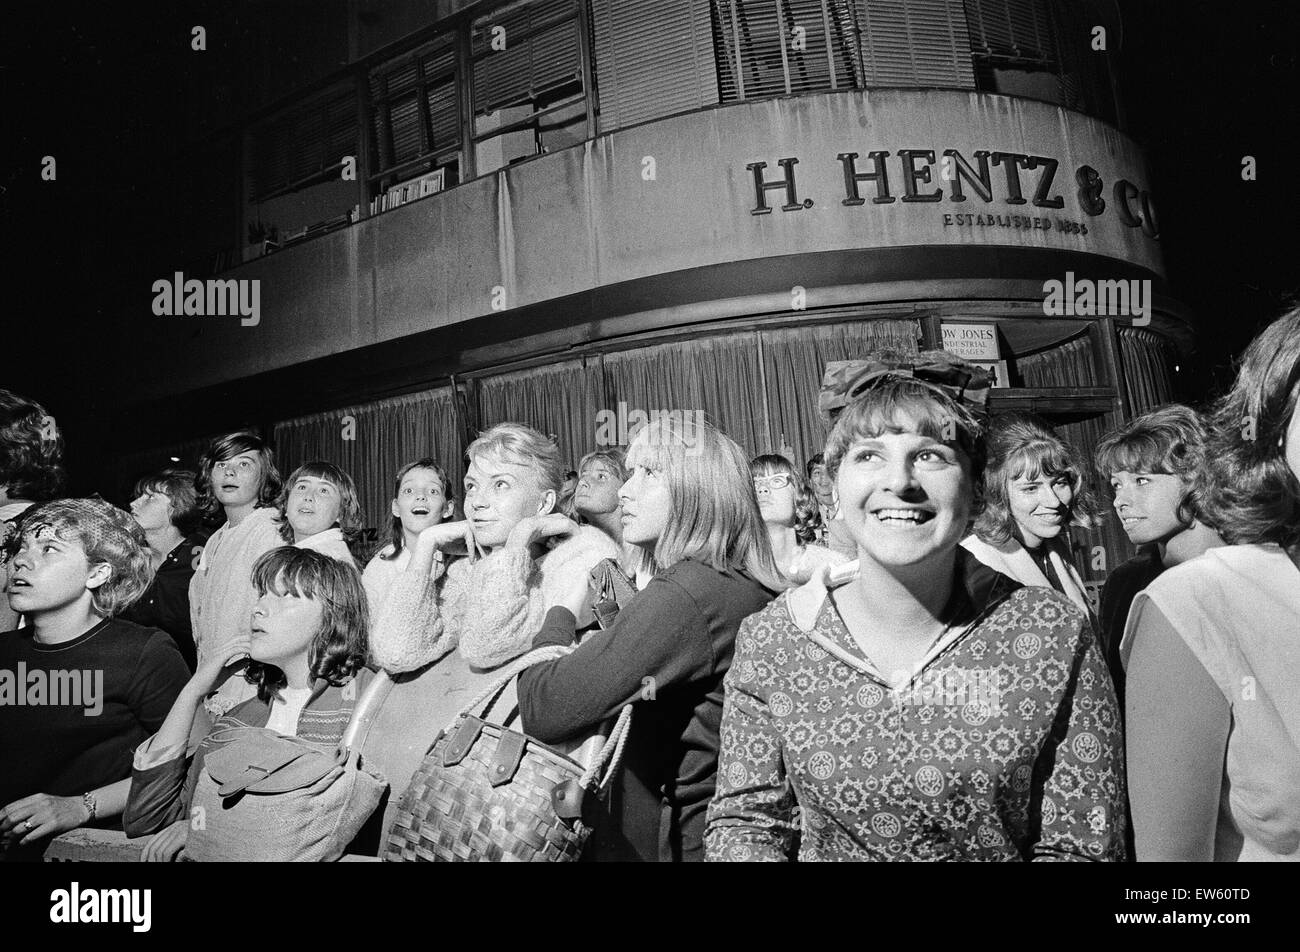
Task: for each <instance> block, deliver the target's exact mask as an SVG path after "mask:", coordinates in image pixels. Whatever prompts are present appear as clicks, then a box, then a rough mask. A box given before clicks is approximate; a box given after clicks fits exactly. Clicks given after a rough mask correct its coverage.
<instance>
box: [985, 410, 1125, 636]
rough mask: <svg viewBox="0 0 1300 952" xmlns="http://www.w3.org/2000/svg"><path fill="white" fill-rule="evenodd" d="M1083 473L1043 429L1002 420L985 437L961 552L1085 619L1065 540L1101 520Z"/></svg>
mask: <svg viewBox="0 0 1300 952" xmlns="http://www.w3.org/2000/svg"><path fill="white" fill-rule="evenodd" d="M1088 473H1089V470H1088V467H1087V464H1086V462H1085V461H1084V459H1083V458H1082V457H1081V456H1080V454H1079V452H1078V451H1077V450H1076V449H1075V448H1074V447H1073V446H1071V445H1070V444H1069V443H1067V442H1065V440H1063V439H1061V438H1060V437H1059V436H1057V435H1056V434H1055V433H1053V432H1052V431H1051V430H1050V429H1049V428H1048V427H1046V426H1044V425H1043V424H1042V423H1040V422H1038V421H1037V420H1035V419H1032V418H1030V417H1027V416H1021V415H1011V416H1006V417H1002V418H1001V419H999V420H997V421H996V422H995V423H994V424H993V427H992V430H991V431H990V433H989V436H988V468H987V470H985V473H984V482H983V508H982V511H981V512H980V513H979V516H978V518H977V519H976V520H975V532H974V535H971V536H968V537H967V538H966V539H964V540H962V545H963V546H965V547H966V549H968V550H969V551H970V552H971V553H973V554H974V556H975V557H976V558H977V559H979V560H980V561H981V562H983V563H984V564H985V565H987V566H988V567H989V568H991V569H994V570H996V571H998V572H1001V573H1002V574H1003V575H1006V576H1008V577H1010V578H1013V579H1015V580H1016V581H1018V582H1020V583H1021V584H1023V585H1045V586H1047V587H1048V588H1054V589H1056V590H1057V591H1058V592H1060V593H1061V594H1062V595H1064V596H1066V597H1067V598H1069V599H1070V601H1072V602H1074V604H1075V605H1076V606H1077V607H1078V608H1079V609H1080V610H1081V611H1083V612H1085V613H1086V614H1088V615H1089V616H1090V617H1091V616H1092V606H1091V604H1090V603H1089V601H1088V596H1087V593H1086V591H1085V589H1084V586H1083V578H1082V576H1080V575H1079V570H1078V569H1077V568H1075V566H1074V561H1073V556H1072V554H1071V548H1070V539H1069V530H1070V527H1072V526H1073V527H1077V528H1081V529H1090V528H1092V527H1093V526H1095V525H1097V523H1098V519H1099V517H1100V514H1101V506H1100V505H1099V504H1098V502H1097V500H1096V497H1095V495H1094V494H1093V491H1092V489H1091V488H1090V487H1089V485H1088ZM1095 627H1096V626H1095V625H1094V629H1095Z"/></svg>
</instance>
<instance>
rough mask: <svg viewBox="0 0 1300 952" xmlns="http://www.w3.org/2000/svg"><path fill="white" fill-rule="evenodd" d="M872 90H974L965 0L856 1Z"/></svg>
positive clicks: (863, 54) (867, 73) (864, 55)
mask: <svg viewBox="0 0 1300 952" xmlns="http://www.w3.org/2000/svg"><path fill="white" fill-rule="evenodd" d="M856 6H857V9H858V20H859V24H860V26H861V30H862V60H863V66H864V69H865V71H866V78H867V85H868V86H930V87H939V88H950V89H974V88H975V75H974V71H973V69H972V67H971V51H970V43H971V40H970V35H969V33H968V32H967V27H966V15H965V12H964V9H963V4H962V0H856Z"/></svg>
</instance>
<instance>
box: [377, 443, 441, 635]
mask: <svg viewBox="0 0 1300 952" xmlns="http://www.w3.org/2000/svg"><path fill="white" fill-rule="evenodd" d="M390 509H391V511H392V516H393V518H392V522H391V523H390V525H389V530H388V542H387V543H385V545H384V546H383V548H381V549H380V550H379V551H378V552H376V553H375V555H374V557H373V558H372V559H371V560H370V563H369V564H368V565H367V566H366V570H365V572H363V573H362V575H361V581H362V582H364V583H365V586H366V597H367V599H368V600H369V601H370V617H371V618H372V619H375V618H378V616H379V606H380V605H382V604H383V603H384V600H385V599H386V598H387V597H388V589H389V587H390V586H391V585H392V584H393V581H394V580H395V579H396V578H397V577H398V576H399V575H401V574H402V573H403V572H404V571H406V567H407V566H408V565H410V564H411V553H412V552H413V551H414V550H415V545H416V543H417V542H418V541H419V538H420V533H421V532H423V531H424V530H425V529H428V528H429V527H430V526H436V525H438V524H440V523H442V522H445V521H446V520H448V519H450V518H451V517H452V514H453V513H454V512H455V511H456V496H455V494H454V493H453V492H452V490H451V480H450V479H449V478H448V476H447V471H446V470H445V469H443V468H442V465H441V464H440V463H439V462H438V461H437V460H436V459H433V458H432V457H430V456H425V457H422V458H421V459H417V460H415V461H413V462H410V463H407V464H406V465H405V466H403V467H402V468H401V469H399V470H398V471H397V478H396V479H395V480H394V481H393V501H392V504H391V505H390Z"/></svg>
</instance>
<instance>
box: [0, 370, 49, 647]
mask: <svg viewBox="0 0 1300 952" xmlns="http://www.w3.org/2000/svg"><path fill="white" fill-rule="evenodd" d="M62 459H63V437H62V436H61V435H60V434H59V430H58V427H57V426H55V423H54V418H53V417H52V416H50V415H49V414H48V413H46V412H45V408H44V407H43V406H41V405H40V404H39V403H36V402H34V401H32V400H28V399H27V398H26V397H20V396H19V395H18V394H16V393H13V392H12V391H9V390H3V389H0V546H3V544H4V542H5V538H6V536H8V535H12V534H13V531H14V527H15V525H16V523H17V521H18V517H19V516H21V515H22V514H23V513H24V512H26V511H27V510H28V509H29V508H31V507H32V506H33V505H35V504H36V503H38V502H45V501H47V500H50V499H54V498H55V497H56V496H58V495H59V492H60V490H61V489H62V488H63V479H64V473H63V466H62V462H61V461H62ZM6 573H7V569H6V567H5V560H4V554H3V551H2V550H0V590H2V589H3V588H4V585H5V579H6ZM20 622H21V616H20V615H19V614H18V613H17V612H15V611H13V610H12V609H11V608H10V607H9V603H8V600H7V599H5V598H3V597H0V631H10V630H11V629H14V628H17V627H18V626H19V624H20Z"/></svg>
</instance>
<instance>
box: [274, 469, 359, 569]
mask: <svg viewBox="0 0 1300 952" xmlns="http://www.w3.org/2000/svg"><path fill="white" fill-rule="evenodd" d="M278 506H279V512H280V515H279V520H278V521H279V530H280V538H281V539H283V540H284V541H285V542H287V543H288V544H290V545H292V546H295V547H296V548H299V549H311V550H313V551H315V552H320V553H322V554H323V555H328V556H329V557H330V558H331V559H338V560H339V561H340V562H346V563H348V564H349V565H351V566H352V567H353V568H356V567H357V561H356V559H355V558H354V557H353V552H354V549H355V546H356V544H357V540H358V538H359V537H360V535H361V503H360V502H359V501H358V500H357V487H356V485H355V484H354V483H353V482H352V477H351V476H349V475H348V474H347V473H345V472H344V471H343V470H341V469H339V468H338V467H337V466H335V465H334V464H333V463H326V462H324V461H322V460H313V461H312V462H310V463H303V464H302V465H301V466H299V467H298V468H297V469H295V470H294V471H293V475H292V476H290V477H289V481H288V482H286V483H285V484H284V490H283V491H282V492H281V493H280V500H279V504H278Z"/></svg>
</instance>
